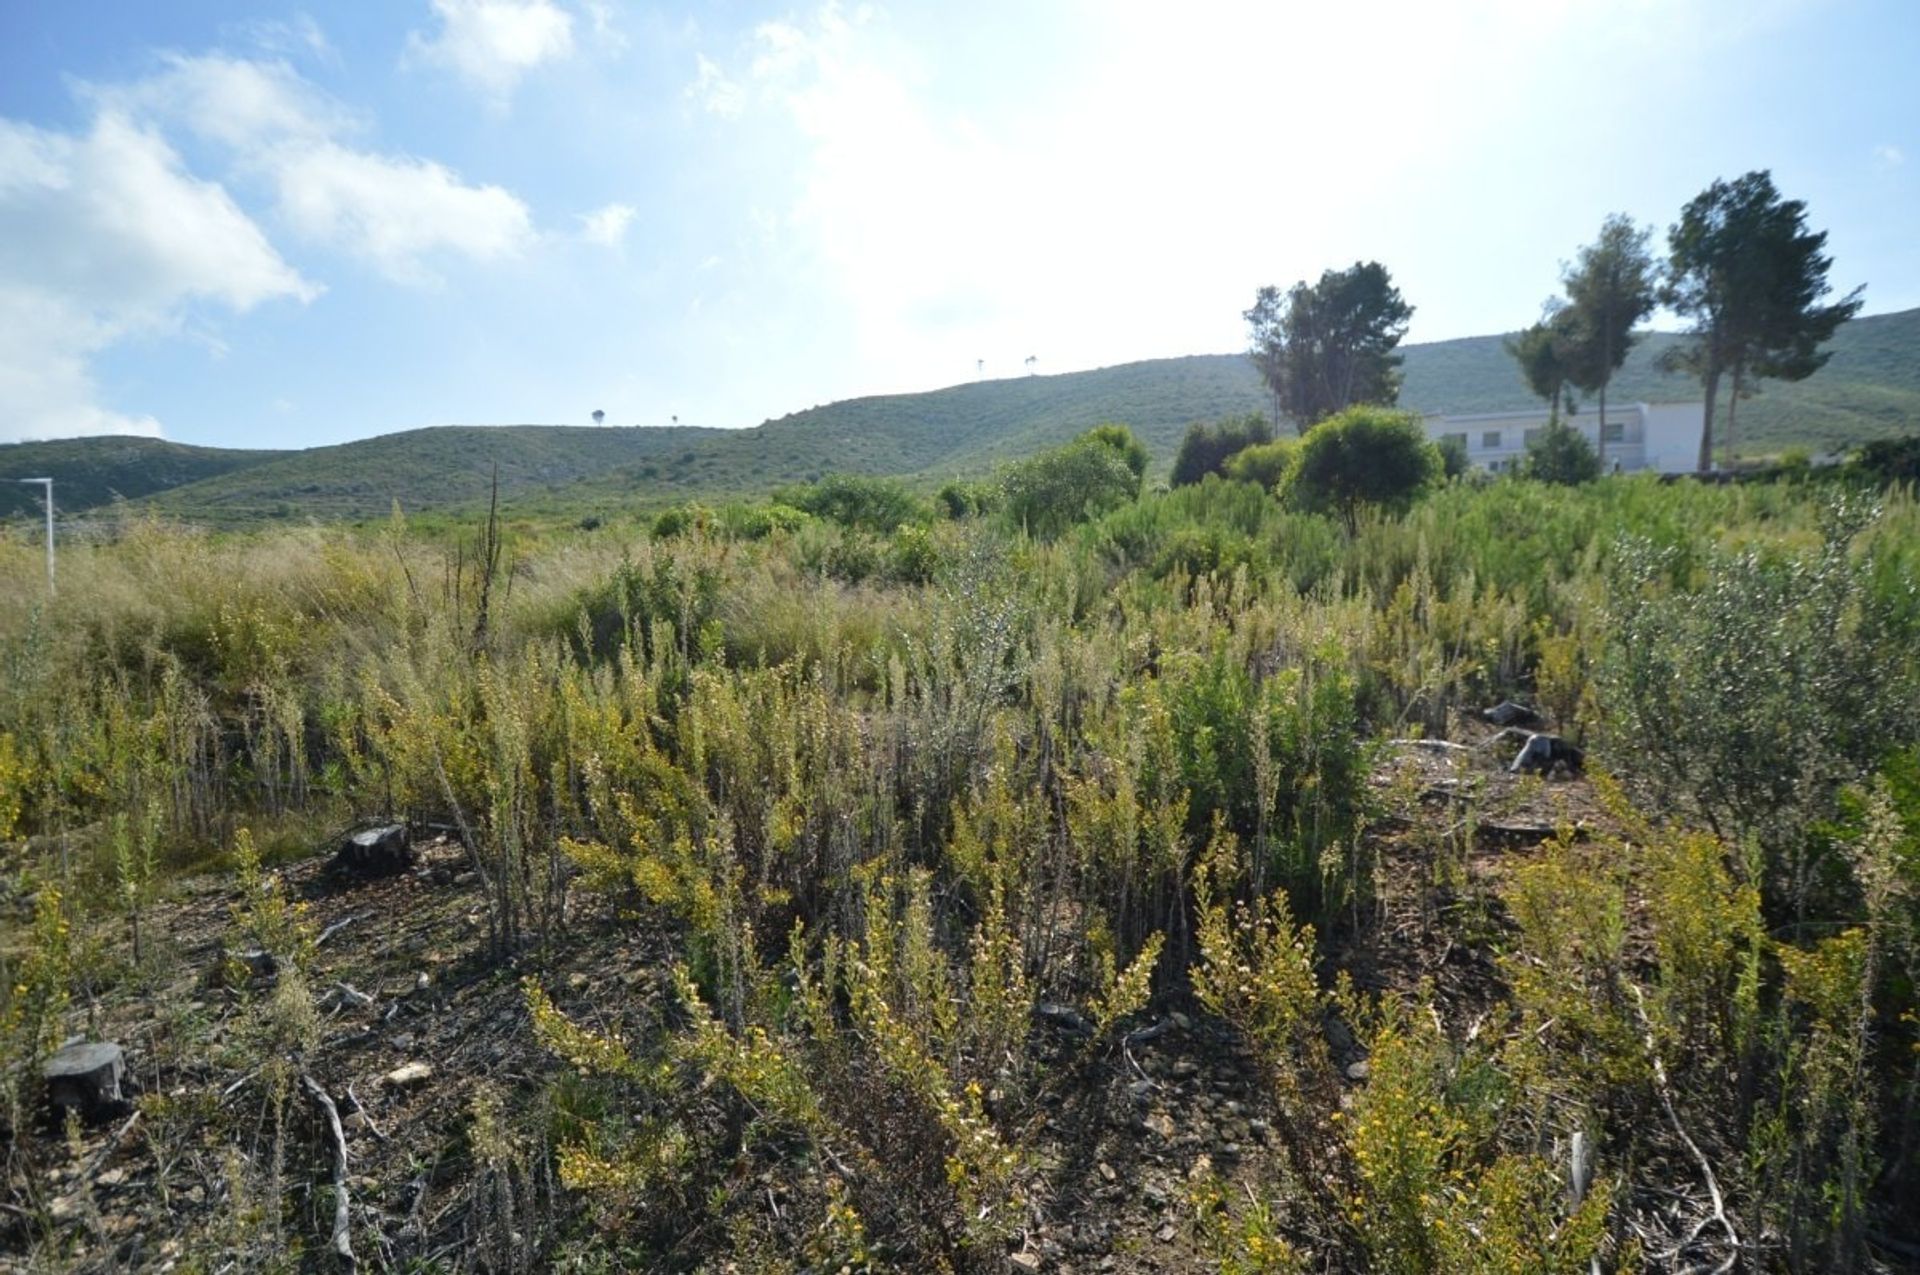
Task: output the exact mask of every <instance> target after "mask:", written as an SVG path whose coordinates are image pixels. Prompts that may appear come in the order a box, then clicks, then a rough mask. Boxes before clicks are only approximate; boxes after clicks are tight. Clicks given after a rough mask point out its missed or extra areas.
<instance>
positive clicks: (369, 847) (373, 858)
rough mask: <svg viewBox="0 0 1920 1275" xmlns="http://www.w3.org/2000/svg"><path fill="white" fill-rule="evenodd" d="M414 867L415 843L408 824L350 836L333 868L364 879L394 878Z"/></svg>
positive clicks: (378, 827)
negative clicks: (408, 831) (408, 829)
mask: <svg viewBox="0 0 1920 1275" xmlns="http://www.w3.org/2000/svg"><path fill="white" fill-rule="evenodd" d="M412 866H413V839H412V837H410V836H409V835H408V833H407V825H405V824H404V823H383V824H376V825H374V826H373V827H371V828H362V829H360V830H359V831H358V832H350V833H348V834H347V835H346V837H345V838H343V839H342V840H341V842H340V846H339V848H338V849H337V850H335V851H334V855H333V868H334V870H335V871H337V872H347V873H351V874H352V875H354V876H361V877H385V876H394V875H396V874H398V873H401V872H405V871H406V870H407V869H409V868H411V867H412Z"/></svg>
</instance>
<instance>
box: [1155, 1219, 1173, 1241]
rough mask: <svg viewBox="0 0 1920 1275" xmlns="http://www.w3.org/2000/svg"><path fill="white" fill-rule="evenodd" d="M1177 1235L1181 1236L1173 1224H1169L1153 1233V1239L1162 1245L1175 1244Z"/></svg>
mask: <svg viewBox="0 0 1920 1275" xmlns="http://www.w3.org/2000/svg"><path fill="white" fill-rule="evenodd" d="M1177 1234H1179V1232H1178V1231H1176V1230H1174V1229H1173V1223H1171V1222H1168V1223H1165V1224H1164V1225H1162V1226H1161V1228H1160V1229H1159V1230H1157V1231H1155V1232H1154V1233H1153V1238H1154V1239H1156V1240H1159V1241H1160V1242H1161V1243H1162V1244H1171V1243H1173V1237H1174V1236H1175V1235H1177Z"/></svg>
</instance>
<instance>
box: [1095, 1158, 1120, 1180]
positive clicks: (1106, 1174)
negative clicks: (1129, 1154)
mask: <svg viewBox="0 0 1920 1275" xmlns="http://www.w3.org/2000/svg"><path fill="white" fill-rule="evenodd" d="M1098 1167H1099V1170H1100V1177H1101V1180H1103V1181H1106V1182H1115V1181H1118V1180H1119V1178H1120V1175H1119V1174H1118V1173H1115V1172H1114V1170H1113V1166H1112V1165H1110V1164H1108V1163H1107V1162H1106V1161H1105V1160H1102V1161H1101V1162H1100V1164H1099V1166H1098Z"/></svg>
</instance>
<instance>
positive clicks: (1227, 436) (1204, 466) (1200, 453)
mask: <svg viewBox="0 0 1920 1275" xmlns="http://www.w3.org/2000/svg"><path fill="white" fill-rule="evenodd" d="M1272 441H1273V426H1272V425H1271V424H1269V423H1268V421H1267V418H1266V417H1264V416H1261V415H1259V414H1258V413H1255V414H1253V415H1249V416H1235V417H1230V418H1228V419H1227V420H1224V421H1221V422H1219V423H1218V424H1216V425H1206V424H1202V423H1201V422H1199V421H1195V422H1194V423H1193V424H1192V425H1189V426H1188V427H1187V433H1186V436H1185V437H1184V438H1182V439H1181V440H1180V450H1179V451H1178V452H1176V453H1175V454H1174V457H1173V478H1172V480H1171V481H1172V483H1173V485H1174V486H1175V487H1185V486H1188V485H1190V484H1192V483H1197V482H1199V481H1200V480H1201V479H1202V478H1205V477H1206V476H1207V475H1208V474H1218V473H1221V472H1222V471H1223V470H1224V469H1225V468H1226V464H1227V462H1228V461H1229V460H1231V459H1232V458H1233V457H1234V456H1235V455H1237V454H1238V453H1240V452H1242V451H1244V450H1246V449H1247V448H1249V447H1252V446H1254V445H1255V444H1258V443H1270V442H1272Z"/></svg>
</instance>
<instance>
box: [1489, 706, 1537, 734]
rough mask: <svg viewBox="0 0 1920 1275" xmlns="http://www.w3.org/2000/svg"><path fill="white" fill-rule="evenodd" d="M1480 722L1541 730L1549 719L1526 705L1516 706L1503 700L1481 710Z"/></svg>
mask: <svg viewBox="0 0 1920 1275" xmlns="http://www.w3.org/2000/svg"><path fill="white" fill-rule="evenodd" d="M1480 720H1482V721H1485V722H1491V723H1493V724H1494V725H1495V726H1518V727H1520V728H1521V729H1522V730H1539V729H1540V728H1541V727H1543V726H1545V725H1546V724H1547V719H1546V718H1544V717H1542V716H1541V715H1540V714H1539V712H1538V711H1537V710H1535V709H1531V708H1528V707H1527V706H1526V705H1525V704H1516V703H1515V702H1514V701H1512V700H1510V699H1509V700H1502V701H1500V702H1499V703H1498V704H1495V705H1494V706H1493V707H1492V708H1483V709H1481V710H1480Z"/></svg>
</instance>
